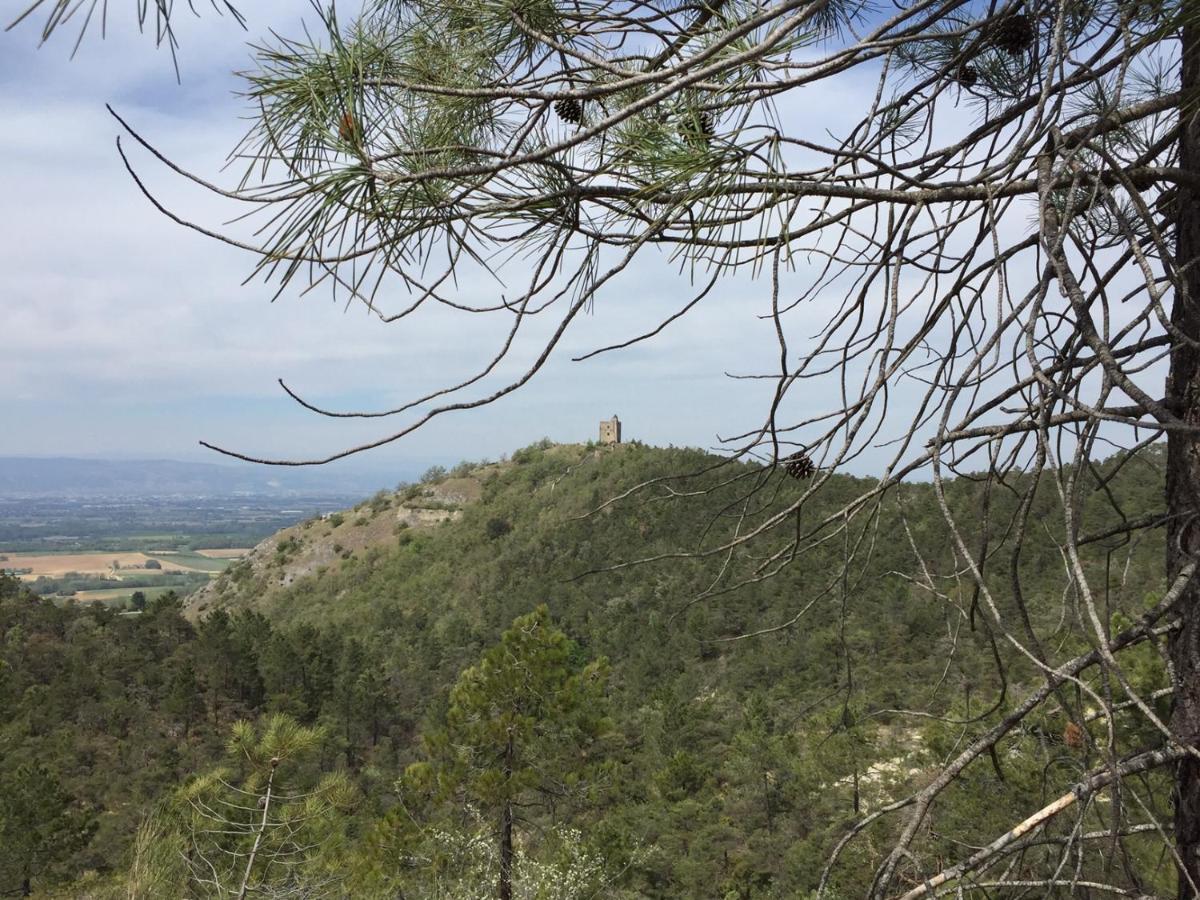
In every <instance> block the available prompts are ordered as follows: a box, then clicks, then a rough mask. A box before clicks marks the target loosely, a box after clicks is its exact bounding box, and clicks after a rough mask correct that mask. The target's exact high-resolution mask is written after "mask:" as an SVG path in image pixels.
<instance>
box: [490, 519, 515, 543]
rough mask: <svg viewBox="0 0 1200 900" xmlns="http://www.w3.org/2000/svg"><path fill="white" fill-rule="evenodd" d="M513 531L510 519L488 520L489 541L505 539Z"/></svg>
mask: <svg viewBox="0 0 1200 900" xmlns="http://www.w3.org/2000/svg"><path fill="white" fill-rule="evenodd" d="M510 531H512V523H511V522H509V521H508V519H499V518H497V519H488V522H487V536H488V540H492V541H494V540H496V538H501V537H504V535H506V534H508V533H509V532H510Z"/></svg>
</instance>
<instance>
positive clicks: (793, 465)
mask: <svg viewBox="0 0 1200 900" xmlns="http://www.w3.org/2000/svg"><path fill="white" fill-rule="evenodd" d="M783 470H784V471H785V472H787V473H788V475H790V476H791V477H792V478H795V479H796V480H797V481H799V480H801V479H802V478H808V477H809V476H810V475H812V473H813V472H815V471H816V470H817V467H816V466H814V465H813V461H812V460H811V459H809V458H808V454H807V453H805V452H804V451H803V450H798V451H796V452H795V453H793V454H792V455H791V456H785V457H784V458H783Z"/></svg>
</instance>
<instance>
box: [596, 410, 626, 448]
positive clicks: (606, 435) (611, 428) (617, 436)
mask: <svg viewBox="0 0 1200 900" xmlns="http://www.w3.org/2000/svg"><path fill="white" fill-rule="evenodd" d="M600 443H602V444H619V443H621V420H620V419H618V418H617V417H616V415H615V414H614V415H613V417H612V418H611V419H601V420H600Z"/></svg>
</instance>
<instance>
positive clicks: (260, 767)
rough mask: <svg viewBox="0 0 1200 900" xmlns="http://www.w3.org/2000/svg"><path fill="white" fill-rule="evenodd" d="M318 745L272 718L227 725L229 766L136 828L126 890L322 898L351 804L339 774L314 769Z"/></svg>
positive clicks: (319, 738) (309, 733)
mask: <svg viewBox="0 0 1200 900" xmlns="http://www.w3.org/2000/svg"><path fill="white" fill-rule="evenodd" d="M323 740H324V733H323V731H322V729H320V728H310V727H306V726H304V725H301V724H300V723H299V722H297V721H296V720H295V719H293V718H291V717H290V716H288V715H285V714H282V713H276V714H274V715H271V716H268V717H266V718H265V719H263V720H262V721H260V722H259V723H257V724H256V723H252V722H248V721H244V720H243V721H239V722H236V723H235V724H234V725H233V728H232V733H231V736H230V738H229V743H228V747H227V753H228V756H229V764H228V765H227V766H225V767H221V768H216V769H213V770H211V771H209V772H207V773H205V774H203V775H199V776H197V777H195V778H193V779H191V780H190V781H189V782H188V783H187V784H186V785H184V786H183V787H182V788H180V789H179V790H178V791H177V792H176V793H175V794H174V795H173V797H172V798H171V799H170V800H169V801H168V802H166V803H165V804H163V805H161V806H160V807H159V808H158V809H157V810H156V812H155V813H154V815H153V816H152V817H151V818H150V819H149V820H148V821H147V822H146V823H144V824H143V826H142V837H141V840H140V841H139V846H138V851H139V852H138V853H136V854H135V857H134V865H133V866H132V870H131V873H130V876H129V882H130V884H131V886H136V887H137V888H138V889H139V890H141V891H143V892H144V895H145V896H147V897H149V896H153V895H152V894H149V893H148V890H149V887H150V886H153V889H154V890H156V891H159V892H160V894H159V895H160V896H163V895H169V896H190V897H228V896H231V895H236V896H245V895H247V894H251V895H261V894H270V895H272V896H297V897H302V896H303V897H307V896H312V895H313V894H314V893H330V892H332V891H333V889H334V888H335V886H336V885H337V883H338V882H339V881H340V880H341V877H340V876H339V874H338V872H337V868H338V866H337V863H336V859H337V856H338V854H339V852H340V851H341V849H342V840H343V837H344V831H345V827H346V822H347V820H348V812H349V810H350V809H351V807H352V806H353V804H354V802H355V799H356V797H355V791H354V790H353V788H352V787H351V785H350V783H349V781H348V780H347V778H346V777H345V775H344V773H342V772H339V771H334V772H329V773H325V774H320V773H319V770H318V769H317V768H316V767H315V766H314V764H313V758H314V757H315V756H316V755H317V754H318V753H319V751H320V748H321V745H322V743H323ZM151 843H157V844H159V845H161V846H162V847H166V848H170V849H171V850H173V851H174V852H173V853H169V854H165V853H163V852H161V849H157V848H154V847H151V846H149V845H150V844H151ZM135 896H136V894H135Z"/></svg>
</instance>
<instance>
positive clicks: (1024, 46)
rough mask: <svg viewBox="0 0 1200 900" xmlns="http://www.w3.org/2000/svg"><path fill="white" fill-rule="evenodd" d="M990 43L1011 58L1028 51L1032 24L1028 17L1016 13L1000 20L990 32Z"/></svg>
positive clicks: (1031, 41) (1031, 39)
mask: <svg viewBox="0 0 1200 900" xmlns="http://www.w3.org/2000/svg"><path fill="white" fill-rule="evenodd" d="M991 43H992V46H993V47H996V48H997V49H1000V50H1003V51H1004V52H1005V53H1008V54H1010V55H1011V56H1016V55H1017V54H1018V53H1023V52H1024V51H1025V50H1028V49H1029V45H1030V44H1032V43H1033V23H1032V22H1030V21H1029V16H1027V15H1025V14H1024V13H1018V14H1017V15H1015V16H1008V17H1007V18H1005V19H1001V20H1000V21H999V22H997V23H996V26H995V28H994V29H993V30H992V37H991Z"/></svg>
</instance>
